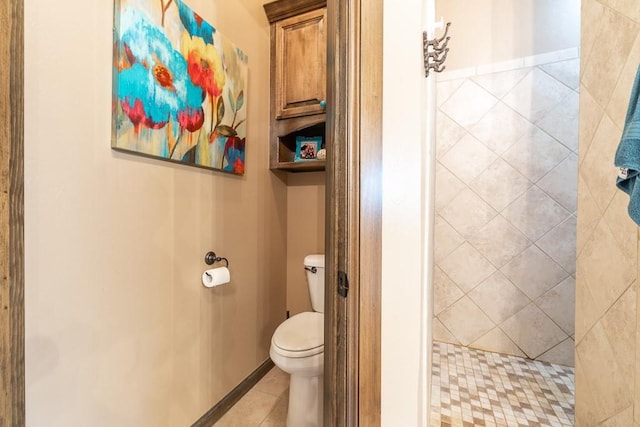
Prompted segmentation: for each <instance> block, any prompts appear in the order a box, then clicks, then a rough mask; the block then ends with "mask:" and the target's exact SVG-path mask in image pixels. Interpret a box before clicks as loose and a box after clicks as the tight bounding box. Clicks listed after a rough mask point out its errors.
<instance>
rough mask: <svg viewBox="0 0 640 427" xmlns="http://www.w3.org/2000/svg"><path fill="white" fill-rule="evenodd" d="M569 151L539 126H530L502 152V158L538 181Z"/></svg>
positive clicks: (530, 178)
mask: <svg viewBox="0 0 640 427" xmlns="http://www.w3.org/2000/svg"><path fill="white" fill-rule="evenodd" d="M570 152H571V151H570V150H569V149H568V148H567V147H565V146H564V145H562V144H560V143H559V142H558V141H556V140H555V139H553V138H552V137H550V136H549V135H547V134H546V133H545V132H543V131H542V130H540V129H539V128H537V127H535V128H531V129H530V130H529V131H527V132H525V133H524V135H523V136H522V137H521V138H520V139H518V140H517V141H516V142H515V143H514V144H513V145H511V147H510V148H509V149H508V150H507V151H506V152H505V153H504V155H503V156H502V158H503V159H504V160H506V161H507V162H509V164H510V165H511V166H513V167H514V168H515V169H516V170H517V171H518V172H520V173H521V174H523V175H524V176H526V177H527V178H529V180H531V181H532V182H538V181H539V180H540V179H541V178H542V177H543V176H545V175H546V174H547V173H549V171H551V170H552V169H553V168H555V167H556V166H558V165H559V164H560V162H562V161H563V160H564V159H566V158H567V156H568V155H569V153H570Z"/></svg>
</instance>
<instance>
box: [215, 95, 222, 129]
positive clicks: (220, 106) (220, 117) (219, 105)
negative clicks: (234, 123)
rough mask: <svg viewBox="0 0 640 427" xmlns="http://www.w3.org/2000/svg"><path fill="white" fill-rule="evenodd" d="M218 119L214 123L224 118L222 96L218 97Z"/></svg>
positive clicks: (220, 121)
mask: <svg viewBox="0 0 640 427" xmlns="http://www.w3.org/2000/svg"><path fill="white" fill-rule="evenodd" d="M217 107H218V108H217V110H218V117H217V119H218V121H217V122H216V123H218V124H220V123H222V119H223V118H224V99H223V98H222V97H220V98H218V106H217Z"/></svg>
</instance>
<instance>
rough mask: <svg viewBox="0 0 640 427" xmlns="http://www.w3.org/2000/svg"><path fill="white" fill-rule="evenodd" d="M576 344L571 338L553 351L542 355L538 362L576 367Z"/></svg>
mask: <svg viewBox="0 0 640 427" xmlns="http://www.w3.org/2000/svg"><path fill="white" fill-rule="evenodd" d="M575 350H576V344H575V342H574V341H573V340H572V339H571V338H567V339H566V340H564V341H562V342H561V343H560V344H558V345H557V346H555V347H553V348H552V349H551V350H549V351H547V352H546V353H544V354H542V355H540V356H539V357H538V360H542V361H543V362H549V363H553V364H556V365H563V366H574V365H575V360H574V359H575Z"/></svg>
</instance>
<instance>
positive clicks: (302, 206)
mask: <svg viewBox="0 0 640 427" xmlns="http://www.w3.org/2000/svg"><path fill="white" fill-rule="evenodd" d="M287 182H288V187H287V218H288V221H287V310H289V312H290V314H291V316H293V315H294V314H298V313H302V312H303V311H311V300H310V299H309V289H308V287H307V278H306V273H305V271H304V264H303V261H304V257H305V256H307V255H309V254H323V253H324V225H325V223H324V220H325V214H324V207H325V202H324V201H325V185H324V182H325V173H324V172H313V173H298V174H289V175H288V177H287Z"/></svg>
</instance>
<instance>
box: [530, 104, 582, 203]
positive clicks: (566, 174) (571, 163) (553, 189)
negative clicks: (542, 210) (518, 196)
mask: <svg viewBox="0 0 640 427" xmlns="http://www.w3.org/2000/svg"><path fill="white" fill-rule="evenodd" d="M577 110H578V109H577V108H576V111H577ZM537 185H538V187H540V188H541V189H542V190H543V191H545V192H546V193H547V194H548V195H550V196H551V197H552V198H553V199H554V200H555V201H556V202H558V203H559V204H560V205H562V207H563V208H565V209H566V210H568V211H569V212H571V213H575V212H576V207H577V202H578V157H577V156H576V155H575V154H573V153H572V154H570V155H569V156H568V157H567V158H566V159H564V160H563V161H562V163H560V164H559V165H558V166H556V167H555V169H553V170H552V171H551V172H549V173H548V174H547V175H546V176H545V177H544V178H542V179H541V180H540V181H538V182H537Z"/></svg>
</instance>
